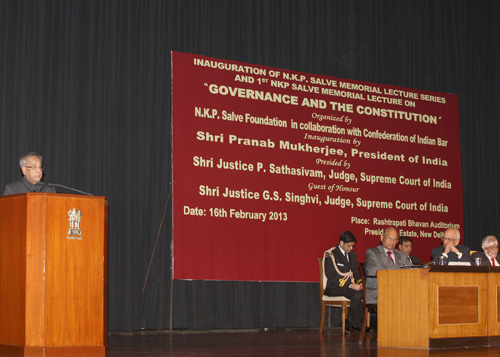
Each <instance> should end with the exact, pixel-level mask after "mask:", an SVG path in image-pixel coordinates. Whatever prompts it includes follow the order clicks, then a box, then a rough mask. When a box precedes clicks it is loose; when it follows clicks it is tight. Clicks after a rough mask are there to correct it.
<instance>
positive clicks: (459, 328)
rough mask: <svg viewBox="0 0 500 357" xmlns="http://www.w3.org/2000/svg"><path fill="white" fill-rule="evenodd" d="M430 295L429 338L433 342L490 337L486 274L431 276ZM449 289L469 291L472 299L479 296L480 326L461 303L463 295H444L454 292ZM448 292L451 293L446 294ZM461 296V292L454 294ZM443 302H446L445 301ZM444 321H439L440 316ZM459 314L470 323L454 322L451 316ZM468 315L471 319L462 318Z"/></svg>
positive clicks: (478, 320)
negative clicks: (488, 335)
mask: <svg viewBox="0 0 500 357" xmlns="http://www.w3.org/2000/svg"><path fill="white" fill-rule="evenodd" d="M429 276H430V281H429V283H430V285H429V287H430V295H429V308H430V309H429V317H430V321H429V322H430V335H429V337H431V338H453V337H475V336H487V333H488V308H487V306H488V304H487V300H488V280H487V273H445V272H443V273H438V272H431V273H430V275H429ZM449 287H454V288H459V289H462V290H464V291H467V293H466V295H467V297H468V298H471V296H472V295H474V292H475V291H477V293H478V302H477V305H475V306H476V307H473V308H472V310H474V309H477V322H475V320H474V321H473V319H474V314H475V312H471V310H470V309H469V307H467V306H465V305H464V304H463V301H461V298H462V297H461V295H453V294H445V296H441V300H440V295H439V292H440V290H441V291H443V292H448V293H449V292H451V291H452V290H449V289H448V288H449ZM447 289H448V290H447ZM453 291H455V292H458V291H459V290H453ZM443 299H444V300H443ZM440 313H441V316H442V318H444V320H441V321H440V320H439V316H440ZM452 313H454V314H456V315H457V316H459V317H458V318H459V319H464V318H465V319H467V322H465V323H458V322H457V321H458V320H455V321H451V320H449V318H448V317H446V316H450V314H452ZM465 315H468V316H469V317H467V318H466V317H463V316H465Z"/></svg>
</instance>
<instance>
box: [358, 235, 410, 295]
mask: <svg viewBox="0 0 500 357" xmlns="http://www.w3.org/2000/svg"><path fill="white" fill-rule="evenodd" d="M380 241H381V242H382V244H381V245H379V246H378V247H375V248H370V249H368V250H367V251H366V262H365V272H366V276H373V277H375V276H376V275H377V271H378V270H386V269H396V268H398V267H402V266H405V265H413V264H412V263H411V261H408V256H407V255H406V254H405V253H403V252H401V251H399V250H396V249H394V248H396V244H397V243H398V242H399V234H398V231H397V230H396V228H394V227H388V228H386V229H384V233H383V234H382V235H381V236H380ZM366 303H367V304H376V303H377V278H367V279H366Z"/></svg>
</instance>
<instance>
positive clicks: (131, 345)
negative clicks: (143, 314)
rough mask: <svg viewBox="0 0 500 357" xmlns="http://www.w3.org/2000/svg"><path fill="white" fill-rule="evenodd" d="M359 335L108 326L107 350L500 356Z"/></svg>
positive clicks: (498, 350) (499, 350)
mask: <svg viewBox="0 0 500 357" xmlns="http://www.w3.org/2000/svg"><path fill="white" fill-rule="evenodd" d="M358 337H359V335H346V336H345V337H344V336H342V334H341V331H340V329H330V330H325V333H324V334H323V336H321V335H319V334H318V330H272V331H253V330H252V331H241V330H238V331H209V332H191V331H189V332H187V331H186V332H182V331H174V332H172V333H170V332H168V331H143V332H134V333H124V332H112V333H110V335H109V338H108V345H109V353H108V356H113V357H118V356H120V357H126V356H148V357H154V356H178V357H183V356H239V357H244V356H269V357H277V356H283V357H290V356H303V357H309V356H311V357H312V356H378V357H397V356H405V357H424V356H449V355H453V356H493V355H499V356H500V347H498V346H495V347H489V348H456V349H455V348H454V349H449V348H448V349H433V350H430V351H429V350H414V349H394V348H377V336H376V335H375V334H373V335H368V336H367V338H366V339H365V341H364V343H363V344H358Z"/></svg>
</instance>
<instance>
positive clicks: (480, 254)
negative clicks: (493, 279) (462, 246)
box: [470, 252, 500, 267]
mask: <svg viewBox="0 0 500 357" xmlns="http://www.w3.org/2000/svg"><path fill="white" fill-rule="evenodd" d="M470 257H471V260H472V262H473V263H472V264H474V260H475V259H476V258H481V266H485V267H490V266H492V265H491V260H490V258H488V257H487V256H486V254H484V253H483V252H475V253H473V254H472V255H471V256H470ZM495 260H496V261H497V264H498V265H497V266H500V263H499V262H498V256H497V257H496V259H495Z"/></svg>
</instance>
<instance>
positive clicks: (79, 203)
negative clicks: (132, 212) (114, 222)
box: [0, 193, 108, 356]
mask: <svg viewBox="0 0 500 357" xmlns="http://www.w3.org/2000/svg"><path fill="white" fill-rule="evenodd" d="M74 209H75V210H74ZM70 211H72V214H71V215H70ZM107 212H108V202H107V199H106V198H104V197H94V196H79V195H63V194H55V193H26V194H18V195H11V196H4V197H0V355H21V356H23V355H24V356H63V355H64V356H69V355H71V356H83V355H92V356H101V355H102V356H104V355H105V353H106V348H107V346H106V345H107V309H106V303H107V249H108V248H107V231H108V213H107Z"/></svg>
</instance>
